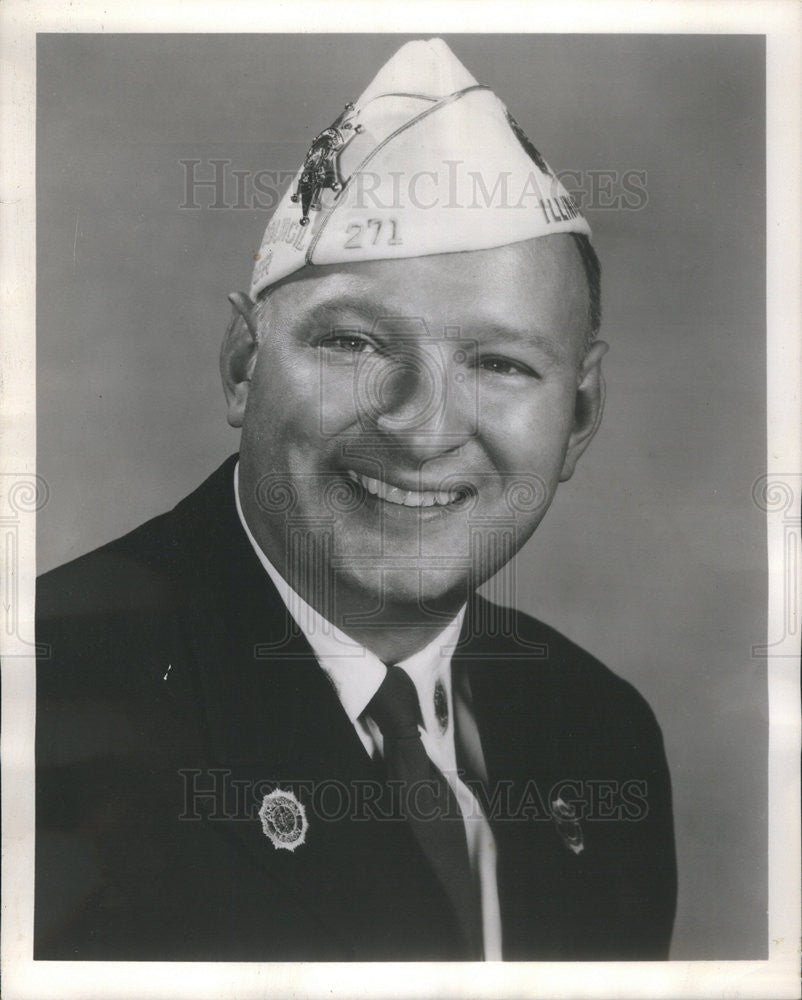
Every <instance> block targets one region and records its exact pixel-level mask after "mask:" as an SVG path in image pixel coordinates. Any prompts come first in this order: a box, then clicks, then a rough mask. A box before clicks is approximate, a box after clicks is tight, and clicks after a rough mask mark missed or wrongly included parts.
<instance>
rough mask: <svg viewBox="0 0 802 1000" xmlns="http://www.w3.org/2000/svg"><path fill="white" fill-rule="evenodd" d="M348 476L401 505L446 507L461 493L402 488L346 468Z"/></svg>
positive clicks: (376, 495)
mask: <svg viewBox="0 0 802 1000" xmlns="http://www.w3.org/2000/svg"><path fill="white" fill-rule="evenodd" d="M347 474H348V477H349V478H350V479H352V480H353V481H354V482H355V483H359V485H360V486H363V487H364V488H365V489H366V490H367V491H368V493H370V494H372V495H373V496H375V497H379V499H380V500H386V501H387V502H388V503H394V504H398V505H399V506H401V507H434V506H439V507H446V506H447V505H448V504H452V503H454V502H455V501H457V500H459V499H461V497H462V494H461V493H460V492H459V491H458V490H436V491H435V490H423V491H422V492H419V491H417V490H402V489H400V487H398V486H391V485H390V484H389V483H385V482H382V480H381V479H371V478H369V477H368V476H363V475H360V473H358V472H353V471H352V470H351V469H348V470H347Z"/></svg>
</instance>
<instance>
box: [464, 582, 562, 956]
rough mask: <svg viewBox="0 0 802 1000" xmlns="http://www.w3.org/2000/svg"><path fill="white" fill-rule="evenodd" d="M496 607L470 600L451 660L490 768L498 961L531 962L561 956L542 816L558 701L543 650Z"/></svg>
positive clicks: (553, 854)
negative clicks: (466, 684) (463, 679)
mask: <svg viewBox="0 0 802 1000" xmlns="http://www.w3.org/2000/svg"><path fill="white" fill-rule="evenodd" d="M477 609H478V612H479V613H478V615H477ZM497 612H498V613H499V614H505V613H506V612H505V610H504V609H496V608H495V607H494V606H493V605H490V604H488V603H487V602H485V601H483V600H482V599H481V598H478V597H477V599H476V601H475V602H474V603H473V606H472V607H471V608H470V609H469V614H468V615H466V622H465V625H464V627H463V634H462V637H461V641H460V644H459V646H458V652H457V654H456V655H455V659H454V666H455V669H458V670H464V671H466V672H467V674H468V677H469V680H470V689H471V694H472V699H473V708H474V715H475V718H476V722H477V726H478V729H479V733H480V738H481V743H482V751H483V756H484V760H485V764H486V767H487V782H486V784H485V788H484V796H485V803H483V804H485V805H486V806H487V809H486V811H487V813H488V818H489V820H490V824H491V828H492V829H493V833H494V836H495V839H496V846H497V848H498V870H497V871H498V887H499V901H500V904H501V915H502V928H503V949H504V958H505V959H512V960H515V959H521V960H522V959H528V960H532V959H533V958H536V957H538V955H540V954H543V955H551V956H554V955H555V954H556V953H558V951H559V942H560V937H561V934H562V928H563V923H564V918H565V914H564V913H563V905H562V894H561V885H560V882H561V873H562V872H563V871H564V870H565V864H566V861H567V860H569V859H566V857H565V855H566V854H567V853H568V852H567V851H566V848H565V846H564V845H563V844H562V842H561V840H560V838H559V836H558V835H557V833H556V830H555V827H554V823H553V821H552V820H551V818H550V812H549V807H550V803H549V792H550V789H551V788H552V787H553V786H554V784H555V782H556V781H557V780H558V779H559V778H560V777H565V775H561V774H560V763H559V745H560V741H559V740H558V739H556V738H555V733H556V731H557V727H558V725H559V719H558V713H559V707H560V698H559V694H558V690H557V687H556V683H555V677H554V673H553V669H552V665H551V664H550V662H549V659H548V649H547V648H546V647H545V645H544V646H543V647H538V646H531V645H526V646H523V645H522V644H521V643H520V642H518V641H517V639H516V637H515V636H514V634H512V632H511V630H510V629H509V628H505V629H502V628H497V627H495V626H496V625H498V622H495V623H494V621H493V620H492V619H493V618H494V616H495V614H496V613H497ZM477 619H478V621H480V622H481V626H478V625H477ZM569 863H570V860H569Z"/></svg>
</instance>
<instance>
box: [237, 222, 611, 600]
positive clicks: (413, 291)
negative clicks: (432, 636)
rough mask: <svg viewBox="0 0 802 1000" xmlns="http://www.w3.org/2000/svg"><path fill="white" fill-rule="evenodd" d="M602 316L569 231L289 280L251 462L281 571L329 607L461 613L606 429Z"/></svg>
mask: <svg viewBox="0 0 802 1000" xmlns="http://www.w3.org/2000/svg"><path fill="white" fill-rule="evenodd" d="M587 321H588V290H587V285H586V280H585V276H584V271H583V268H582V264H581V261H580V259H579V255H578V253H577V251H576V248H575V247H574V245H573V241H572V240H571V238H570V237H568V236H552V237H545V238H540V239H535V240H530V241H528V242H527V243H521V244H515V245H510V246H506V247H501V248H498V249H492V250H482V251H474V252H468V253H459V254H442V255H436V256H428V257H420V258H412V259H409V260H393V261H369V262H361V263H355V264H351V265H344V266H342V265H337V266H334V265H331V266H320V267H315V268H307V269H304V270H303V271H301V272H299V274H298V276H297V277H294V278H293V280H291V281H289V282H287V283H286V284H284V285H280V286H278V287H277V288H276V289H275V290H274V291H273V293H272V295H271V298H270V300H269V301H268V303H267V306H266V309H265V311H264V314H263V317H262V320H261V322H260V328H259V346H258V351H257V355H256V359H255V362H254V365H253V369H252V372H251V378H250V385H249V386H248V387H247V402H246V404H245V410H244V417H242V426H243V431H242V443H241V452H240V495H241V500H242V504H243V509H244V512H245V516H246V519H247V520H248V523H249V525H250V527H251V530H252V531H253V533H254V535H255V536H256V538H257V541H259V543H260V545H261V546H262V548H263V549H264V550H265V552H266V553H267V555H268V556H269V558H270V559H271V561H272V562H273V563H274V565H276V567H277V568H278V569H279V570H280V571H281V572H282V574H284V576H285V577H286V578H287V579H288V581H289V582H290V583H291V584H292V585H293V586H295V587H296V589H298V590H300V591H301V593H305V595H306V596H307V599H310V596H313V595H322V598H319V599H318V600H317V601H316V602H315V603H317V604H318V606H319V605H320V600H321V599H322V600H323V601H324V602H325V601H326V600H330V599H331V598H332V597H333V598H334V599H335V602H336V599H337V590H338V588H345V590H344V591H343V592H345V591H346V590H347V592H348V593H349V594H350V595H351V600H349V602H348V603H349V604H353V595H354V594H362V595H363V597H364V607H365V609H366V610H367V609H369V608H375V609H377V610H378V609H379V608H381V607H388V606H390V605H394V606H397V607H398V606H409V605H412V604H416V605H417V606H418V607H427V606H431V607H432V608H435V607H438V606H443V605H444V604H445V605H448V604H449V603H452V604H453V603H455V602H460V603H461V602H462V601H463V600H464V599H465V597H466V595H467V588H469V587H471V588H472V587H475V586H476V585H477V584H478V583H480V582H482V581H483V580H485V579H487V578H488V577H490V576H491V575H492V574H493V573H495V572H496V571H497V570H498V569H499V568H500V567H501V566H502V565H503V564H504V563H505V562H506V561H507V560H509V559H510V558H511V557H512V555H513V554H514V553H515V552H516V551H517V550H518V549H519V548H520V547H521V545H523V543H524V542H525V541H526V540H527V538H529V536H530V535H531V534H532V532H533V531H534V530H535V528H536V527H537V525H538V523H539V521H540V520H541V518H542V517H543V515H544V513H545V512H546V510H547V508H548V506H549V504H550V502H551V500H552V498H553V496H554V492H555V490H556V488H557V484H558V482H559V480H560V478H567V477H568V476H569V475H570V474H571V471H572V469H573V463H574V462H575V460H576V458H577V457H578V455H579V453H580V452H581V451H582V450H583V448H584V447H585V445H586V444H587V442H588V441H589V439H590V436H592V433H593V430H594V429H595V425H596V423H597V422H598V415H599V412H600V407H601V402H600V392H601V390H600V389H599V388H598V386H599V383H600V375H599V373H598V359H599V358H600V356H601V354H602V353H603V348H604V345H601V346H600V348H595V349H594V352H592V355H591V356H589V357H586V353H585V350H584V343H585V337H586V335H587ZM590 383H593V385H595V386H596V389H597V392H596V395H597V396H599V399H598V400H597V402H596V404H594V403H593V401H592V400H590V401H588V400H583V393H584V394H585V395H587V396H588V397H589V398H590V397H591V396H593V391H592V390H593V386H590ZM588 386H590V390H588ZM594 405H595V410H594ZM232 422H234V423H236V422H238V421H237V420H236V419H232ZM301 581H303V583H301ZM326 606H327V610H328V611H329V612H330V613H334V612H335V611H336V605H335V606H334V607H332V606H331V605H330V604H327V605H326Z"/></svg>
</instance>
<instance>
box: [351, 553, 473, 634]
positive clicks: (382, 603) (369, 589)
mask: <svg viewBox="0 0 802 1000" xmlns="http://www.w3.org/2000/svg"><path fill="white" fill-rule="evenodd" d="M336 581H337V582H336V586H337V587H341V588H342V589H343V592H342V594H340V595H338V597H339V598H340V599H339V600H338V601H337V602H336V603H337V604H338V605H339V606H341V607H342V606H344V605H346V606H350V607H354V606H355V605H358V606H359V607H360V609H361V611H362V612H364V615H365V617H366V618H367V617H373V618H376V619H380V618H383V617H386V618H389V619H392V620H393V621H396V622H398V624H403V623H404V622H405V621H407V622H409V623H410V624H420V623H421V622H422V621H424V620H426V619H431V620H433V621H434V622H436V621H438V620H440V619H442V620H443V625H444V626H445V625H446V624H447V622H448V620H449V618H450V617H453V615H455V614H456V613H457V611H459V609H460V607H462V605H463V604H464V603H465V601H466V600H467V599H468V595H469V593H470V590H471V589H472V585H471V582H470V581H471V574H470V573H468V572H466V571H464V570H463V571H462V572H460V573H454V572H453V571H448V570H436V569H435V570H432V569H430V568H428V567H427V568H421V567H418V566H409V565H395V566H394V565H392V562H389V564H386V565H384V566H382V567H381V569H375V570H369V571H366V570H365V567H364V566H360V565H358V564H356V565H349V564H348V562H347V561H346V562H345V563H341V564H339V565H338V569H337V574H336Z"/></svg>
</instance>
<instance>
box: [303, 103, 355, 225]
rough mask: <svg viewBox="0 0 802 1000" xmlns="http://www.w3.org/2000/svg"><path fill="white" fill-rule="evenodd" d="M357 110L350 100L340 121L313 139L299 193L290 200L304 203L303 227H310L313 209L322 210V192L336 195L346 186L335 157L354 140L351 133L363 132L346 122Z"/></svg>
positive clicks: (305, 161)
mask: <svg viewBox="0 0 802 1000" xmlns="http://www.w3.org/2000/svg"><path fill="white" fill-rule="evenodd" d="M353 110H354V105H353V104H352V103H351V102H350V101H349V102H348V104H346V105H345V108H344V109H343V111H342V113H341V114H340V116H339V117H338V118H337V120H336V121H335V122H334V123H333V124H332V125H330V126H329V127H328V128H327V129H324V130H323V131H322V132H321V133H320V135H316V136H315V138H314V139H313V140H312V145H311V146H310V147H309V151H308V152H307V154H306V157H305V159H304V164H303V167H302V168H301V176H300V178H299V179H298V185H297V187H296V189H295V194H293V195H292V196H291V197H290V201H292V202H295V203H296V204H297V203H298V202H299V201H300V203H301V225H302V226H308V225H309V210H310V209H315V210H317V209H319V208H320V192H321V191H322V190H323V189H324V188H330V189H331V190H332V191H335V192H336V191H339V190H340V189H341V188H342V186H343V185H342V180H341V178H340V175H339V172H338V170H337V162H336V160H335V157H336V155H337V153H339V151H340V150H341V149H342V148H343V146H344V145H345V143H346V142H347V141H348V139H350V138H351V136H349V135H347V134H346V133H347V132H351V133H352V134H354V135H356V134H357V133H359V132H361V131H362V126H361V125H354V124H353V122H350V121H346V118H347V117H348V114H349V112H351V111H353Z"/></svg>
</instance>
